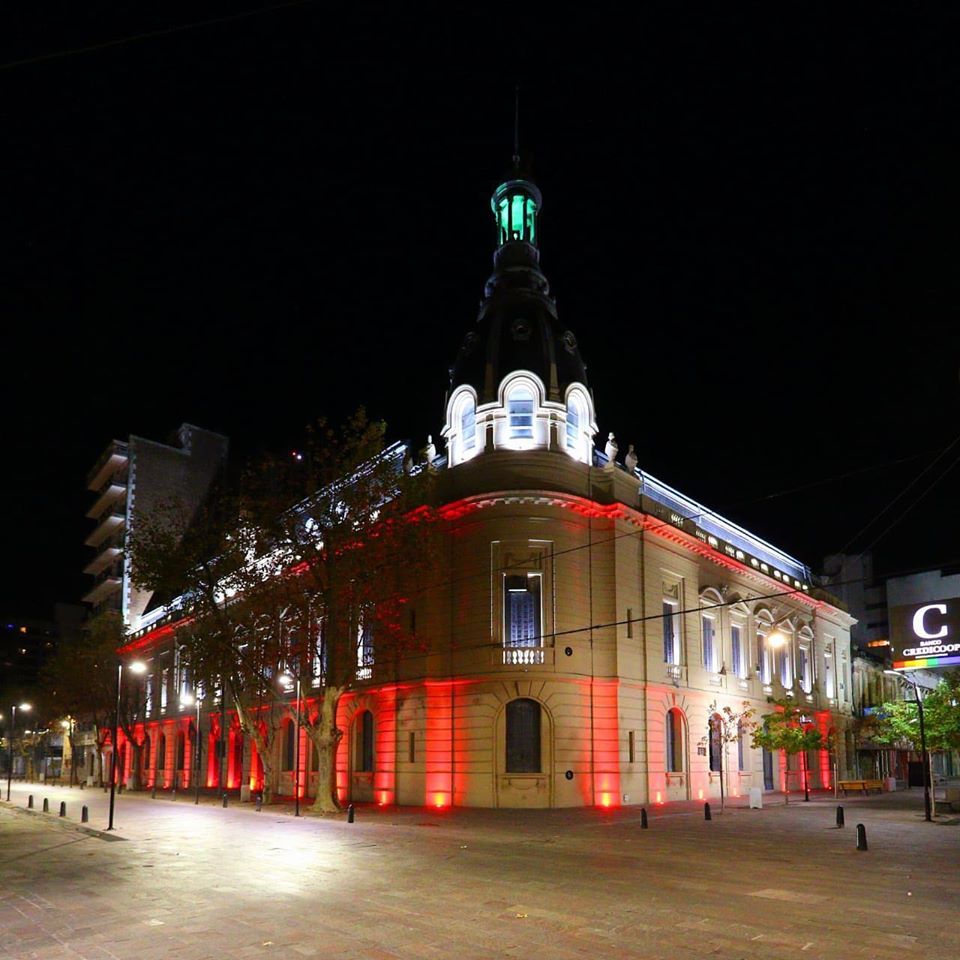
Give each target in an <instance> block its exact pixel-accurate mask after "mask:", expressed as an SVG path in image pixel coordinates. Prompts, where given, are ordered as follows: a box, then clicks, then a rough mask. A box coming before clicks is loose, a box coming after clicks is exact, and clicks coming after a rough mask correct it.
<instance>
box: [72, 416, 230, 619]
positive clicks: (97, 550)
mask: <svg viewBox="0 0 960 960" xmlns="http://www.w3.org/2000/svg"><path fill="white" fill-rule="evenodd" d="M226 457H227V439H226V437H223V436H221V435H220V434H217V433H212V432H211V431H209V430H203V429H201V428H200V427H195V426H192V425H191V424H189V423H185V424H183V425H182V426H181V427H180V428H179V430H177V431H176V434H175V435H174V437H173V438H172V439H171V442H170V443H158V442H156V441H154V440H147V439H145V438H144V437H137V436H131V437H130V438H129V440H127V441H123V440H114V441H113V442H112V443H110V444H109V445H108V446H107V448H106V450H104V451H103V453H102V454H101V455H100V457H99V458H98V459H97V462H96V463H95V464H94V466H93V469H92V470H91V471H90V473H89V474H88V476H87V489H88V490H90V491H92V492H93V494H94V502H93V504H92V505H91V506H90V509H89V510H88V511H87V516H88V517H89V518H90V519H91V520H93V521H94V527H93V530H91V531H90V534H89V535H88V536H87V539H86V540H85V541H84V542H85V543H86V545H87V546H88V547H92V548H93V551H94V556H93V559H91V561H90V562H89V563H88V564H87V565H86V567H84V570H83V572H84V573H88V574H90V575H91V576H92V577H93V578H94V579H93V585H92V586H91V588H90V589H89V590H88V591H87V593H86V594H85V595H84V597H83V600H84V602H85V603H89V604H90V605H91V607H92V609H93V612H94V613H99V612H101V611H104V610H115V611H117V612H119V613H120V614H121V615H122V617H123V621H124V623H125V624H127V626H128V627H129V628H130V629H137V628H138V627H139V624H140V617H141V616H142V615H143V613H144V611H145V610H146V609H147V606H148V605H149V603H150V599H151V595H150V594H149V593H147V592H144V591H142V590H138V589H136V588H135V587H134V586H133V584H132V583H131V581H130V572H129V570H128V568H127V565H126V562H125V560H124V545H125V543H126V538H127V535H128V533H129V532H130V529H131V526H132V524H134V523H135V522H136V517H137V515H138V514H139V515H141V516H144V515H147V514H148V513H149V512H150V511H151V510H153V509H155V508H156V507H157V506H159V504H160V503H161V502H162V501H164V500H168V499H170V498H176V499H177V500H178V501H179V502H180V503H182V504H183V506H184V510H185V513H186V514H190V513H191V512H192V511H193V510H195V509H196V507H197V506H199V504H200V503H201V502H202V500H203V498H204V497H205V496H206V494H207V491H208V490H209V489H210V485H211V483H212V482H213V480H214V478H215V477H216V476H217V473H218V471H219V470H220V468H221V466H222V465H223V464H224V462H225V460H226Z"/></svg>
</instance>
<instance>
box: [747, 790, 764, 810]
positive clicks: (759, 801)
mask: <svg viewBox="0 0 960 960" xmlns="http://www.w3.org/2000/svg"><path fill="white" fill-rule="evenodd" d="M750 809H751V810H754V809H756V810H762V809H763V791H762V790H761V789H760V788H759V787H751V788H750Z"/></svg>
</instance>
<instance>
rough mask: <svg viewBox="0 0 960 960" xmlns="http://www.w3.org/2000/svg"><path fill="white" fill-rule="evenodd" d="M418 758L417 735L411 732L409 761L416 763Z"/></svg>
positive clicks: (408, 752)
mask: <svg viewBox="0 0 960 960" xmlns="http://www.w3.org/2000/svg"><path fill="white" fill-rule="evenodd" d="M416 760H417V735H416V734H415V733H413V731H411V732H410V739H409V741H408V743H407V761H408V762H409V763H416Z"/></svg>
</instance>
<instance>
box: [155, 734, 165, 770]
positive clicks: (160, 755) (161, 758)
mask: <svg viewBox="0 0 960 960" xmlns="http://www.w3.org/2000/svg"><path fill="white" fill-rule="evenodd" d="M166 766H167V736H166V734H164V733H161V734H160V736H159V737H158V738H157V769H158V770H163V769H165V768H166Z"/></svg>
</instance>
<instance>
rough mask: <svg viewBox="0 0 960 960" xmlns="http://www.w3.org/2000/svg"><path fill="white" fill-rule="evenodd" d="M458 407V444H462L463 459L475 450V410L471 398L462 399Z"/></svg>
mask: <svg viewBox="0 0 960 960" xmlns="http://www.w3.org/2000/svg"><path fill="white" fill-rule="evenodd" d="M462 404H463V405H462V406H461V407H460V442H461V443H462V444H463V459H464V460H466V459H467V458H469V457H470V456H472V454H473V452H474V450H476V448H477V408H476V405H475V404H474V402H473V397H464V399H463V401H462Z"/></svg>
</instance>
